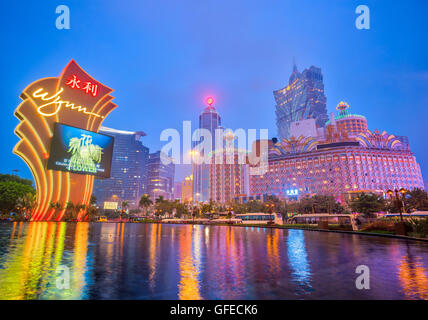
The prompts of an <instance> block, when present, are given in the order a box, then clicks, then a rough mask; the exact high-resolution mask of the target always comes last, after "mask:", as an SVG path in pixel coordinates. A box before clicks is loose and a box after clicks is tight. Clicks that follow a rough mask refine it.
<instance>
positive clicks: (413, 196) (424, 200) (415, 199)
mask: <svg viewBox="0 0 428 320" xmlns="http://www.w3.org/2000/svg"><path fill="white" fill-rule="evenodd" d="M404 205H405V208H406V211H413V210H421V211H428V194H427V192H426V191H425V190H423V189H419V188H415V189H413V190H411V191H409V192H408V193H407V194H406V196H405V200H404Z"/></svg>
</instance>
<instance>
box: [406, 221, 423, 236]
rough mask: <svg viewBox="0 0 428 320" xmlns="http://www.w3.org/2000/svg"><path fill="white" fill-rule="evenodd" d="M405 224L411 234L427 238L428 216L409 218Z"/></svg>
mask: <svg viewBox="0 0 428 320" xmlns="http://www.w3.org/2000/svg"><path fill="white" fill-rule="evenodd" d="M406 225H407V226H408V227H409V229H410V230H411V231H410V232H411V234H410V235H412V236H415V237H421V238H428V218H425V219H413V218H412V219H409V220H408V221H407V222H406Z"/></svg>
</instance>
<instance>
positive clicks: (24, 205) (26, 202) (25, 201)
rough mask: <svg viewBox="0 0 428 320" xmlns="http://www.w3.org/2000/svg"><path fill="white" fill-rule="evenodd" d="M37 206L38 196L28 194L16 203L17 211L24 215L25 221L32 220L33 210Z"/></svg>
mask: <svg viewBox="0 0 428 320" xmlns="http://www.w3.org/2000/svg"><path fill="white" fill-rule="evenodd" d="M36 205H37V200H36V195H35V194H32V193H27V194H25V195H24V196H23V197H21V198H19V199H18V200H17V203H16V207H17V209H18V210H19V211H20V212H21V213H22V214H23V216H24V219H25V220H30V219H31V215H32V214H33V209H34V208H35V207H36Z"/></svg>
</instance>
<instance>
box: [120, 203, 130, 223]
mask: <svg viewBox="0 0 428 320" xmlns="http://www.w3.org/2000/svg"><path fill="white" fill-rule="evenodd" d="M128 206H129V204H128V201H126V200H123V201H122V208H121V210H120V219H121V220H122V215H123V214H124V213H125V212H126V209H128Z"/></svg>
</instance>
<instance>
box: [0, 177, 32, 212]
mask: <svg viewBox="0 0 428 320" xmlns="http://www.w3.org/2000/svg"><path fill="white" fill-rule="evenodd" d="M29 193H30V194H35V190H34V189H33V187H32V186H30V185H28V184H24V183H21V182H16V181H10V180H9V181H1V182H0V212H1V213H3V214H9V213H10V212H11V211H12V210H14V209H15V208H16V205H17V202H18V199H19V198H23V197H25V196H26V195H27V194H29Z"/></svg>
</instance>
